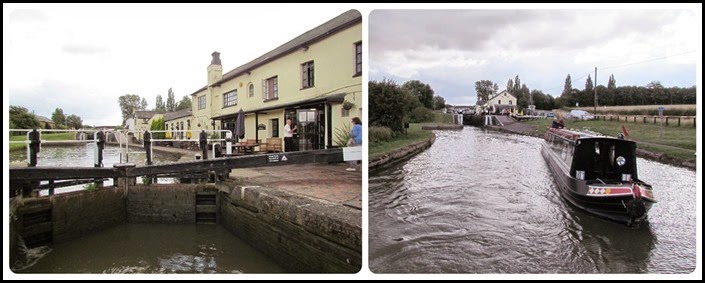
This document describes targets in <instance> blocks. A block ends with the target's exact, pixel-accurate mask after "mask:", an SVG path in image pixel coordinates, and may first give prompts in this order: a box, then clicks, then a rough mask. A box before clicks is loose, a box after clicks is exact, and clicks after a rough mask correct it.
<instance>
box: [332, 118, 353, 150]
mask: <svg viewBox="0 0 705 283" xmlns="http://www.w3.org/2000/svg"><path fill="white" fill-rule="evenodd" d="M351 130H352V126H350V124H349V123H345V124H343V127H342V128H336V129H335V145H337V146H339V147H344V146H347V145H348V140H350V131H351Z"/></svg>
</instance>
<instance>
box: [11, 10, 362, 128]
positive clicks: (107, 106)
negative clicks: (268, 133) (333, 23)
mask: <svg viewBox="0 0 705 283" xmlns="http://www.w3.org/2000/svg"><path fill="white" fill-rule="evenodd" d="M352 8H354V7H353V6H352V5H342V4H335V5H334V4H330V5H326V4H323V5H320V4H316V5H301V4H297V5H289V4H270V5H260V4H257V5H252V4H168V5H162V4H90V5H89V4H61V5H54V4H3V101H4V102H5V103H3V104H4V105H5V113H7V111H8V110H7V109H9V107H8V106H7V105H8V103H9V104H10V105H16V106H22V107H25V108H27V109H29V110H30V111H34V113H35V114H37V115H42V116H45V117H47V118H51V114H52V113H53V112H54V110H55V109H56V108H62V109H63V111H64V114H66V115H70V114H75V115H78V116H80V117H81V118H82V119H83V123H84V124H88V125H93V126H95V125H119V124H121V123H122V118H121V117H122V116H121V114H120V107H119V104H118V97H119V96H121V95H124V94H137V95H139V96H140V97H144V98H146V100H147V102H148V104H149V106H148V107H149V108H150V109H151V108H154V106H155V100H156V97H157V95H158V94H161V95H162V98H163V99H164V101H165V102H166V99H167V90H168V89H169V88H170V87H171V88H172V89H173V92H174V95H175V99H176V101H177V102H178V101H179V100H181V98H182V97H183V96H184V95H189V94H191V93H193V92H195V91H196V90H198V89H199V88H201V87H203V86H205V85H206V82H207V75H206V68H207V67H208V65H209V64H210V61H211V53H212V52H213V51H218V52H220V53H221V56H220V58H221V62H222V65H223V72H224V73H225V72H228V71H230V70H232V69H234V68H236V67H238V66H240V65H242V64H245V63H247V62H249V61H251V60H253V59H255V58H257V57H258V56H260V55H262V54H264V53H266V52H268V51H271V50H272V49H274V48H276V47H278V46H279V45H282V44H284V43H286V42H287V41H289V40H291V39H293V38H295V37H297V36H299V35H301V34H303V33H304V32H306V31H308V30H310V29H313V28H315V27H317V26H319V25H321V24H323V23H324V22H326V21H328V20H330V19H332V18H334V17H336V16H338V15H340V14H342V13H344V12H345V11H347V10H349V9H352ZM4 115H7V114H4Z"/></svg>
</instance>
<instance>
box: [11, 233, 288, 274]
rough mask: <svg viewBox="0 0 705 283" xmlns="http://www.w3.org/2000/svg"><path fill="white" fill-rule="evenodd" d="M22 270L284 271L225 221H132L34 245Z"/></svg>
mask: <svg viewBox="0 0 705 283" xmlns="http://www.w3.org/2000/svg"><path fill="white" fill-rule="evenodd" d="M32 254H33V255H34V258H33V259H32V260H30V261H28V262H27V263H26V264H25V265H24V267H20V268H19V269H20V270H15V271H16V272H17V273H120V274H125V273H127V274H129V273H142V274H143V273H160V274H161V273H199V274H203V273H205V274H208V273H282V272H285V270H284V269H283V268H281V267H280V266H278V265H277V264H276V263H274V262H273V261H272V260H271V259H269V258H267V257H266V256H264V255H263V254H262V253H260V252H258V251H257V250H255V249H254V248H252V247H250V246H249V245H247V244H246V243H245V242H243V241H241V240H240V239H239V238H237V237H235V236H234V235H233V234H231V233H230V232H229V231H227V230H226V229H225V228H223V227H221V226H220V225H173V224H137V223H127V224H123V225H119V226H116V227H112V228H109V229H105V230H102V231H100V232H97V233H92V234H89V235H86V236H84V237H82V238H80V239H76V240H73V241H69V242H66V243H61V244H55V245H53V246H52V247H46V246H44V247H38V248H35V249H33V251H32Z"/></svg>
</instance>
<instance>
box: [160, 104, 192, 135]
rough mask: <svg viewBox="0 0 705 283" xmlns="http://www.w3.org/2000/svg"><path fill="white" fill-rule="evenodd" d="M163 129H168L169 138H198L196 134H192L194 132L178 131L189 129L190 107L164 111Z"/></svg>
mask: <svg viewBox="0 0 705 283" xmlns="http://www.w3.org/2000/svg"><path fill="white" fill-rule="evenodd" d="M164 130H166V131H170V132H169V138H174V139H177V138H178V139H191V138H193V137H196V138H198V135H194V132H190V131H189V132H180V131H182V130H191V109H182V110H179V111H174V112H168V113H164Z"/></svg>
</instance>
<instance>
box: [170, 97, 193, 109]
mask: <svg viewBox="0 0 705 283" xmlns="http://www.w3.org/2000/svg"><path fill="white" fill-rule="evenodd" d="M183 109H191V98H189V97H188V95H184V97H183V98H181V101H179V105H178V106H176V109H174V111H179V110H183Z"/></svg>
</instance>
